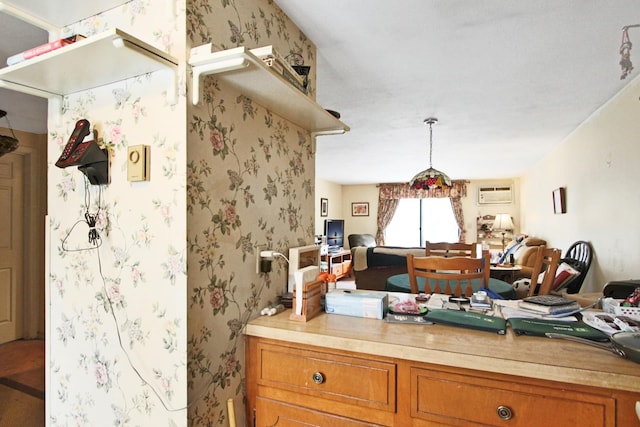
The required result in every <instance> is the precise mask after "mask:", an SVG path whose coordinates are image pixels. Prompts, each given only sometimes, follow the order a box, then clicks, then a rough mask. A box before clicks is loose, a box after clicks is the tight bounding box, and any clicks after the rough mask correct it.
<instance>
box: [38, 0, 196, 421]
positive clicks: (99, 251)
mask: <svg viewBox="0 0 640 427" xmlns="http://www.w3.org/2000/svg"><path fill="white" fill-rule="evenodd" d="M158 3H161V2H157V1H151V0H147V1H132V2H129V3H126V4H124V5H123V6H121V7H118V8H116V9H113V10H110V11H108V12H105V13H103V14H100V15H96V16H93V17H89V18H88V19H86V20H84V21H82V22H79V23H77V24H75V25H74V26H72V27H69V28H67V29H66V30H65V31H66V32H69V33H74V32H78V33H81V34H84V35H86V36H91V35H93V34H97V33H101V32H103V31H105V30H108V29H111V28H113V27H118V28H120V29H121V30H123V31H125V32H127V33H129V34H131V35H133V36H135V37H137V38H139V39H141V40H144V41H145V42H147V43H149V44H151V45H153V46H155V47H157V48H159V49H161V50H164V51H167V52H169V53H170V54H171V55H172V56H174V57H176V58H181V57H183V56H184V50H185V49H186V42H185V40H186V35H185V32H184V19H177V16H184V9H185V6H184V3H183V4H182V6H180V2H178V3H177V4H176V12H175V15H173V16H172V15H168V14H167V12H166V8H165V7H164V5H162V7H159V6H160V5H159V4H158ZM181 10H182V12H181ZM108 53H109V52H105V53H104V54H108ZM91 66H92V64H91V59H90V58H87V61H86V64H85V67H84V68H83V69H81V70H68V71H65V72H66V73H67V74H68V75H69V76H68V78H73V72H77V73H91V72H92V69H91ZM113 66H114V67H126V66H127V64H113ZM182 67H184V66H182ZM177 71H178V74H179V75H180V74H181V73H182V74H184V71H181V70H180V68H179V69H178V70H177ZM179 80H181V81H183V80H184V78H179ZM181 84H182V85H184V83H181ZM169 90H173V88H172V87H171V79H170V78H167V73H164V72H157V73H151V74H149V75H142V76H134V77H132V78H129V79H127V80H124V81H121V82H117V83H113V84H109V85H105V86H99V87H95V88H92V89H90V90H87V91H82V92H79V93H75V94H71V95H69V96H66V97H65V98H64V100H63V103H62V111H60V109H58V108H57V107H56V104H55V103H52V102H50V103H49V120H48V129H49V132H48V220H47V227H48V230H47V236H48V239H49V247H48V257H49V259H48V265H47V267H48V289H47V314H46V316H47V337H46V339H47V345H48V347H49V352H48V361H47V373H46V375H47V377H46V380H47V387H48V389H47V407H48V409H47V425H50V426H61V427H62V426H64V427H67V426H150V425H153V426H184V425H186V424H187V413H188V411H187V409H186V406H187V390H186V384H187V339H186V331H187V295H186V288H187V256H188V251H187V244H186V235H185V230H186V228H187V225H186V222H187V218H186V217H187V214H186V208H185V200H186V140H185V134H186V123H187V121H186V97H185V96H184V95H183V96H180V97H179V98H178V102H177V104H171V103H170V102H169V97H168V91H169ZM180 92H182V93H184V88H182V89H181V91H180ZM82 118H85V119H87V120H89V122H90V123H91V125H92V128H93V129H94V130H95V131H97V136H98V140H99V141H100V142H101V143H102V144H103V145H104V146H105V147H107V148H108V149H109V152H110V160H111V165H110V176H111V182H110V184H109V185H103V186H97V185H88V184H87V182H86V181H85V179H84V175H83V174H82V173H81V172H80V171H78V169H77V167H75V166H72V167H68V168H65V169H60V168H58V167H56V166H55V165H54V163H55V162H56V160H57V158H58V157H59V156H60V153H61V151H62V148H63V147H64V145H65V144H66V142H67V139H68V138H69V135H70V134H71V132H72V130H73V128H74V125H75V123H76V121H77V120H79V119H82ZM139 144H145V145H149V146H150V150H151V180H150V181H149V182H129V181H127V168H126V165H127V157H128V156H127V149H128V147H129V146H130V145H139ZM93 221H95V231H96V232H97V237H95V240H94V241H90V239H91V233H92V231H93V230H92V227H90V225H89V224H90V223H92V222H93Z"/></svg>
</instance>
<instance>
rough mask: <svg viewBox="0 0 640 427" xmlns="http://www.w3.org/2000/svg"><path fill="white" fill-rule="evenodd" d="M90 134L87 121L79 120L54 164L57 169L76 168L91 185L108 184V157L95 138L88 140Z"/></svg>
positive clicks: (89, 126) (89, 124)
mask: <svg viewBox="0 0 640 427" xmlns="http://www.w3.org/2000/svg"><path fill="white" fill-rule="evenodd" d="M90 134H91V123H89V120H87V119H80V120H78V121H77V122H76V126H75V128H74V130H73V132H72V133H71V136H70V137H69V141H67V145H65V147H64V150H62V154H61V155H60V158H59V159H58V161H57V162H56V166H57V167H59V168H63V169H64V168H66V167H69V166H78V170H80V171H81V172H82V173H84V174H85V175H86V176H87V178H89V182H90V183H91V184H94V185H96V184H108V183H109V155H108V152H107V150H106V149H101V148H100V147H98V144H97V143H96V141H95V138H91V139H88V138H87V136H89V135H90Z"/></svg>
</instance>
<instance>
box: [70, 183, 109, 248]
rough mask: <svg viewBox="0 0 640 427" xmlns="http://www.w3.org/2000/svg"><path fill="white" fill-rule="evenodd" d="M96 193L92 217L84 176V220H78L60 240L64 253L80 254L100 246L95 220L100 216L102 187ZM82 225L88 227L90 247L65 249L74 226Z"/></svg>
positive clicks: (100, 240)
mask: <svg viewBox="0 0 640 427" xmlns="http://www.w3.org/2000/svg"><path fill="white" fill-rule="evenodd" d="M83 176H84V175H83ZM98 191H99V192H98V210H97V211H96V213H95V214H93V215H92V214H90V213H89V207H90V206H91V192H90V191H89V180H88V179H87V177H86V176H84V204H85V212H84V220H78V221H77V222H76V223H75V224H73V226H72V227H71V229H70V230H69V232H68V233H67V235H66V236H65V237H64V239H62V249H63V250H64V251H65V252H80V251H85V250H89V249H96V248H99V247H100V246H101V245H102V239H101V238H100V233H99V232H98V230H97V229H96V222H97V218H98V215H99V214H100V209H101V206H102V186H101V185H100V186H99V190H98ZM82 223H85V224H87V225H88V226H89V235H88V240H89V244H90V245H91V246H90V247H88V248H79V249H69V248H67V245H66V244H67V239H68V238H69V236H71V233H72V232H73V230H75V228H76V226H77V225H78V224H82Z"/></svg>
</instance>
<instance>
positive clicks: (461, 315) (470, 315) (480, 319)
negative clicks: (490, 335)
mask: <svg viewBox="0 0 640 427" xmlns="http://www.w3.org/2000/svg"><path fill="white" fill-rule="evenodd" d="M424 318H425V319H426V320H428V321H430V322H433V323H437V324H441V325H448V326H458V327H461V328H468V329H477V330H479V331H487V332H495V333H497V334H500V335H504V334H505V333H506V330H507V322H506V320H504V319H503V318H502V317H496V316H489V315H487V314H482V313H475V312H470V311H464V310H446V309H434V310H431V311H429V313H427V314H426V315H425V316H424Z"/></svg>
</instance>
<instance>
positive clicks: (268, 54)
mask: <svg viewBox="0 0 640 427" xmlns="http://www.w3.org/2000/svg"><path fill="white" fill-rule="evenodd" d="M251 53H252V54H253V55H255V56H257V57H258V58H260V59H262V62H264V64H265V65H267V66H268V67H271V68H272V69H273V70H274V71H276V72H277V73H278V74H280V75H281V76H282V77H284V78H285V79H286V80H287V81H288V82H289V83H291V84H292V85H293V86H294V87H295V88H296V89H298V90H299V91H301V92H302V93H304V94H306V93H307V87H306V86H305V82H304V76H301V75H300V74H298V73H297V72H296V71H295V70H294V69H293V67H292V66H291V65H290V64H289V63H288V62H287V61H285V59H284V57H283V56H282V55H280V52H278V51H277V50H276V48H274V47H273V46H271V45H269V46H263V47H259V48H256V49H251Z"/></svg>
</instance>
